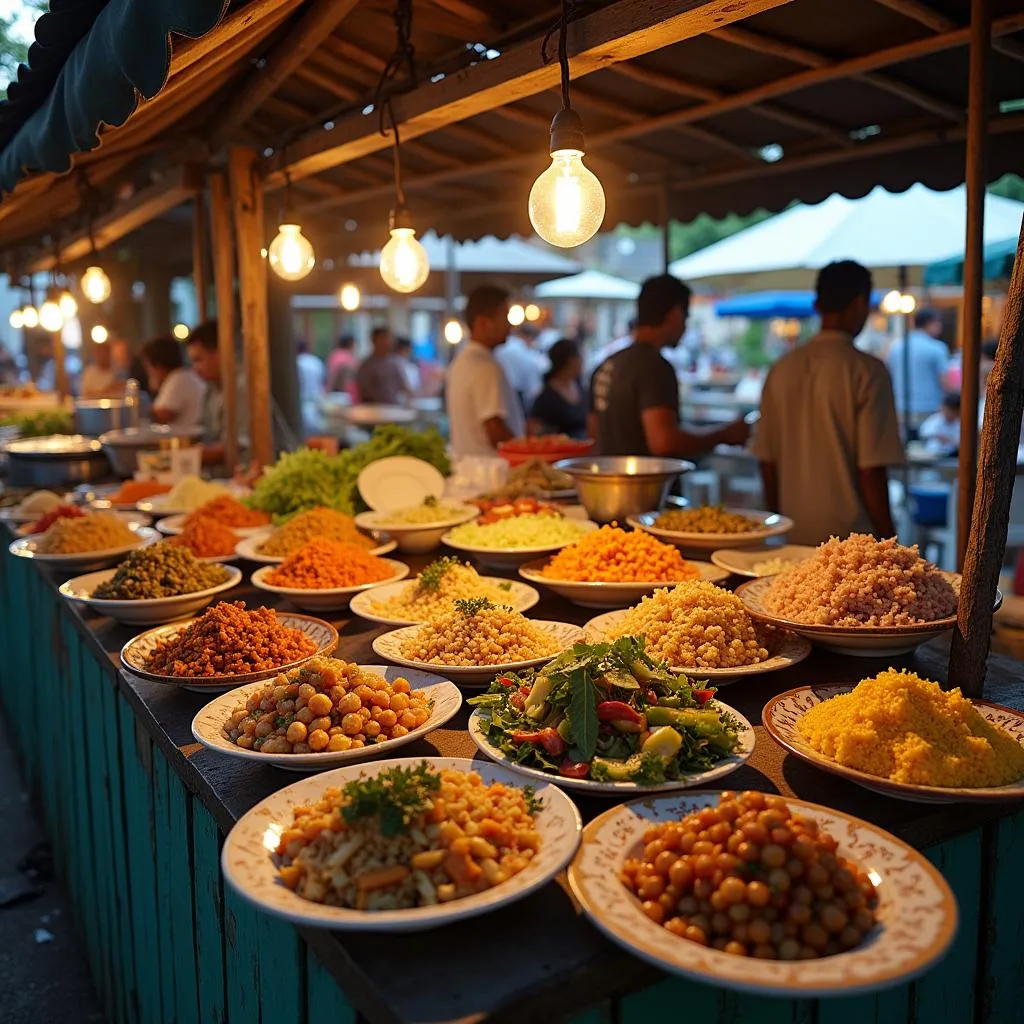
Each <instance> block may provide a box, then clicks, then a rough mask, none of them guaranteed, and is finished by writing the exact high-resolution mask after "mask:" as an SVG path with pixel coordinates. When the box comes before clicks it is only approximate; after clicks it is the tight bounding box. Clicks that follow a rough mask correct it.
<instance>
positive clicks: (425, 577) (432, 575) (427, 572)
mask: <svg viewBox="0 0 1024 1024" xmlns="http://www.w3.org/2000/svg"><path fill="white" fill-rule="evenodd" d="M458 564H459V560H458V559H457V558H453V557H452V556H451V555H445V557H444V558H439V559H437V561H434V562H431V563H430V565H428V566H427V567H426V568H425V569H424V570H423V572H421V573H420V580H419V585H420V587H421V588H422V589H423V590H437V589H438V588H439V587H440V586H441V581H442V580H443V579H444V578H445V576H447V575H448V573H449V572H451V571H452V569H454V568H456V566H458Z"/></svg>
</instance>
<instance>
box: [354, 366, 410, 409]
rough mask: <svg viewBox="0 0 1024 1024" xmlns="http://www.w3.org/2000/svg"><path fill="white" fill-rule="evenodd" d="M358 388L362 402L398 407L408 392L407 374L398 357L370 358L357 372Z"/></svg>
mask: <svg viewBox="0 0 1024 1024" xmlns="http://www.w3.org/2000/svg"><path fill="white" fill-rule="evenodd" d="M356 387H357V388H358V389H359V400H360V401H361V402H372V403H378V404H382V405H398V404H399V403H400V402H401V401H402V399H403V397H404V395H405V391H406V384H405V374H404V373H402V364H401V363H400V362H399V360H398V357H397V356H395V355H391V354H388V355H386V356H378V355H372V356H368V357H367V358H366V359H364V360H363V362H362V363H361V364H360V366H359V369H358V370H357V371H356Z"/></svg>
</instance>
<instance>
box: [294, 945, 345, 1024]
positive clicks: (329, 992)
mask: <svg viewBox="0 0 1024 1024" xmlns="http://www.w3.org/2000/svg"><path fill="white" fill-rule="evenodd" d="M306 1017H307V1020H309V1021H311V1022H316V1021H330V1022H331V1024H356V1012H355V1010H354V1009H353V1008H352V1004H351V1003H350V1002H349V1001H348V1000H347V999H346V998H345V993H344V992H342V991H341V989H340V988H338V983H337V982H336V981H335V980H334V978H332V977H331V975H330V974H329V973H328V971H327V968H326V967H324V965H323V964H322V963H320V961H319V960H318V959H317V957H316V955H315V954H314V953H313V951H312V950H308V951H307V956H306Z"/></svg>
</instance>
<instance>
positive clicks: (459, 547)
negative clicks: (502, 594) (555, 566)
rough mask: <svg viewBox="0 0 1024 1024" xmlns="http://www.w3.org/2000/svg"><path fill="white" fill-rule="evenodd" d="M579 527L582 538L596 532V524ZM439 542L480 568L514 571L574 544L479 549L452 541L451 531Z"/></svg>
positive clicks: (586, 523) (570, 542)
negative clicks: (465, 555) (473, 560)
mask: <svg viewBox="0 0 1024 1024" xmlns="http://www.w3.org/2000/svg"><path fill="white" fill-rule="evenodd" d="M567 518H568V517H567ZM580 527H581V529H580V536H581V537H582V536H583V535H584V534H586V533H592V532H593V531H594V530H596V529H597V528H598V524H597V523H595V522H592V521H591V520H589V519H585V520H583V521H582V522H580ZM441 540H442V542H443V543H445V544H447V545H448V547H450V548H454V549H455V550H456V551H465V552H466V554H467V555H472V556H473V558H474V559H476V561H477V562H479V563H480V564H481V565H482V566H485V567H487V568H491V569H516V568H518V567H519V566H520V565H522V564H523V563H524V562H529V561H530V560H531V559H534V558H538V557H540V556H541V555H553V554H554V553H555V552H556V551H561V550H562V548H567V547H568V546H569V545H570V544H575V543H576V542H575V541H574V540H567V541H565V542H564V543H562V544H547V545H543V546H540V547H529V548H481V547H474V546H472V545H469V544H462V543H460V542H459V541H456V540H452V539H451V531H449V532H448V533H446V534H445V535H444V536H443V537H442V538H441Z"/></svg>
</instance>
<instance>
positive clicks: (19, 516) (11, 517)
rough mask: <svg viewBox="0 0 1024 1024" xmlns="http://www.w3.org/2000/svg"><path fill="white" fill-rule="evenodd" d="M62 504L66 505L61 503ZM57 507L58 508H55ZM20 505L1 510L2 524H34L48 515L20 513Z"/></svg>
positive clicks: (42, 513) (0, 518) (0, 519)
mask: <svg viewBox="0 0 1024 1024" xmlns="http://www.w3.org/2000/svg"><path fill="white" fill-rule="evenodd" d="M61 504H62V505H63V504H66V503H65V502H64V501H61ZM55 507H56V506H55ZM19 508H20V506H19V505H9V506H7V507H6V508H0V522H2V523H19V524H20V523H34V522H35V521H36V520H37V519H39V518H41V517H42V516H43V515H45V514H46V513H44V512H28V513H25V512H20V511H19Z"/></svg>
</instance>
